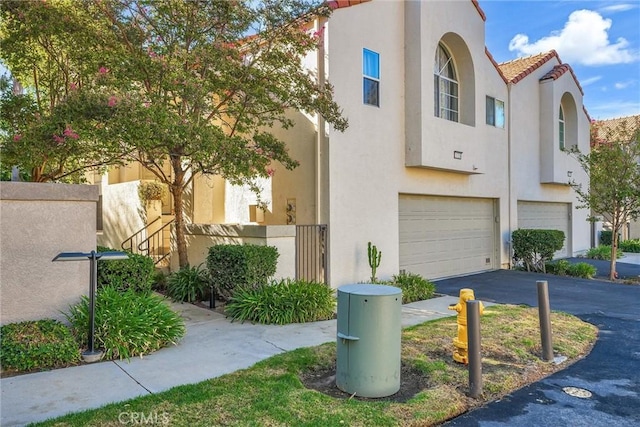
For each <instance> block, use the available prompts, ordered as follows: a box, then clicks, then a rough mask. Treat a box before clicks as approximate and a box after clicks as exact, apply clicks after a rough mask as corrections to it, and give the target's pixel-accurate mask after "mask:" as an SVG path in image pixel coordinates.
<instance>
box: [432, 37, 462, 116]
mask: <svg viewBox="0 0 640 427" xmlns="http://www.w3.org/2000/svg"><path fill="white" fill-rule="evenodd" d="M433 73H434V80H433V84H434V107H435V111H434V112H435V115H436V116H437V117H441V118H443V119H447V120H451V121H454V122H457V121H458V79H457V76H456V69H455V67H454V65H453V61H452V59H451V55H450V54H449V52H448V51H447V49H446V48H445V47H444V46H443V45H442V43H441V44H439V45H438V50H437V51H436V59H435V64H434V72H433Z"/></svg>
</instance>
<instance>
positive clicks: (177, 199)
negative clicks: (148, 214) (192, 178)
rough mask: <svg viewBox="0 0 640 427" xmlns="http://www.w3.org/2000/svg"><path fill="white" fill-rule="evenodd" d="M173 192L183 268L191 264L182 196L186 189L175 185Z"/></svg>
mask: <svg viewBox="0 0 640 427" xmlns="http://www.w3.org/2000/svg"><path fill="white" fill-rule="evenodd" d="M174 184H175V181H174ZM171 193H172V195H173V209H174V214H175V223H176V246H177V248H178V264H179V266H180V268H183V267H186V266H187V265H188V264H189V258H188V255H187V239H186V237H185V233H184V212H183V206H182V196H183V194H184V190H183V188H182V186H178V185H175V186H172V187H171Z"/></svg>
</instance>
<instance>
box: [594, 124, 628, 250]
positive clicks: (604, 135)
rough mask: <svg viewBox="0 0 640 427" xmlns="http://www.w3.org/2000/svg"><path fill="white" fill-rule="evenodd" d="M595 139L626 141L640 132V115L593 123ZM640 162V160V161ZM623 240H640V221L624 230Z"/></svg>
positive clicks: (606, 225)
mask: <svg viewBox="0 0 640 427" xmlns="http://www.w3.org/2000/svg"><path fill="white" fill-rule="evenodd" d="M592 124H593V126H594V128H593V132H594V135H593V137H594V138H597V139H600V140H605V141H606V140H610V141H624V140H625V139H628V138H629V137H630V136H631V134H632V133H633V132H640V115H637V116H627V117H619V118H616V119H608V120H596V121H594V122H593V123H592ZM638 162H640V159H638ZM603 226H604V228H607V229H610V226H611V224H609V223H605V224H603ZM620 234H621V235H620V237H621V238H622V240H627V239H640V219H638V220H635V221H630V222H628V223H627V224H626V226H625V227H623V228H622V232H621V233H620Z"/></svg>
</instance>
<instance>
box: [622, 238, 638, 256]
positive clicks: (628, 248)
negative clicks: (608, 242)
mask: <svg viewBox="0 0 640 427" xmlns="http://www.w3.org/2000/svg"><path fill="white" fill-rule="evenodd" d="M620 250H621V251H623V252H632V253H636V254H637V253H640V239H637V240H625V241H623V242H620Z"/></svg>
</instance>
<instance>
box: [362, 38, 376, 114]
mask: <svg viewBox="0 0 640 427" xmlns="http://www.w3.org/2000/svg"><path fill="white" fill-rule="evenodd" d="M362 75H363V85H362V101H363V102H364V103H365V104H367V105H375V106H376V107H379V106H380V55H379V54H378V53H376V52H373V51H371V50H369V49H363V50H362Z"/></svg>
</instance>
